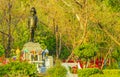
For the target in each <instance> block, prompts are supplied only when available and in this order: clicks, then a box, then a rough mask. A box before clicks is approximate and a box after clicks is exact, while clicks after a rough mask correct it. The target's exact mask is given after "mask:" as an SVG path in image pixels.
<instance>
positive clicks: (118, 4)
mask: <svg viewBox="0 0 120 77" xmlns="http://www.w3.org/2000/svg"><path fill="white" fill-rule="evenodd" d="M108 5H109V6H110V7H111V8H112V9H113V10H114V11H117V12H119V11H120V0H108Z"/></svg>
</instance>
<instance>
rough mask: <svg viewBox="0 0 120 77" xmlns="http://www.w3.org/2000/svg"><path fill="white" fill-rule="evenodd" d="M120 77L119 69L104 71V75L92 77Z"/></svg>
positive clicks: (92, 76)
mask: <svg viewBox="0 0 120 77" xmlns="http://www.w3.org/2000/svg"><path fill="white" fill-rule="evenodd" d="M119 76H120V70H118V69H110V70H108V69H106V70H103V74H94V75H91V76H90V77H119Z"/></svg>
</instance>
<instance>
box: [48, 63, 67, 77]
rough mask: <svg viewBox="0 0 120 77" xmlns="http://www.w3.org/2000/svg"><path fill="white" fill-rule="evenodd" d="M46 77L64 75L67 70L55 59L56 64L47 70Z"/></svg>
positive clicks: (64, 76)
mask: <svg viewBox="0 0 120 77" xmlns="http://www.w3.org/2000/svg"><path fill="white" fill-rule="evenodd" d="M47 73H48V77H66V74H67V70H66V69H65V67H64V66H61V63H60V61H56V65H55V66H54V67H51V68H49V69H48V70H47Z"/></svg>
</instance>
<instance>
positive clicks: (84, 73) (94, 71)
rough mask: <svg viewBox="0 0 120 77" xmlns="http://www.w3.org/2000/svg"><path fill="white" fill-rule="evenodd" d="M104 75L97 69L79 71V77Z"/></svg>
mask: <svg viewBox="0 0 120 77" xmlns="http://www.w3.org/2000/svg"><path fill="white" fill-rule="evenodd" d="M97 73H102V71H101V70H99V69H97V68H85V69H80V70H78V77H89V76H90V75H93V74H97Z"/></svg>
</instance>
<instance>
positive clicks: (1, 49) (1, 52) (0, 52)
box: [0, 44, 5, 56]
mask: <svg viewBox="0 0 120 77" xmlns="http://www.w3.org/2000/svg"><path fill="white" fill-rule="evenodd" d="M4 53H5V49H4V47H3V46H2V45H1V44H0V56H2V55H3V54H4Z"/></svg>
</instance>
